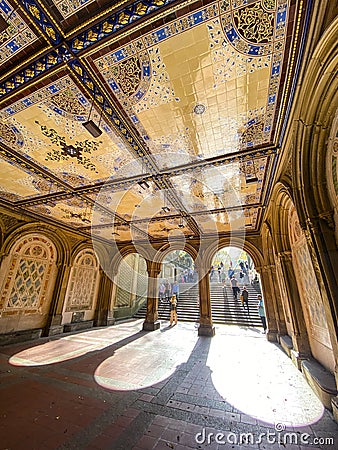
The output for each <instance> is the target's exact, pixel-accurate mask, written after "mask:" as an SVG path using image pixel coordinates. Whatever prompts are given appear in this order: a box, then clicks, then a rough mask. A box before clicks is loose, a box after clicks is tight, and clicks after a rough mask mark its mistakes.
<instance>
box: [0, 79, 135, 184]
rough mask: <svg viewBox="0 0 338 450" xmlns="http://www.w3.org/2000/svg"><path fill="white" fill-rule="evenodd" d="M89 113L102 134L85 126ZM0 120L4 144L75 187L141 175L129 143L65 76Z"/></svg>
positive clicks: (1, 114)
mask: <svg viewBox="0 0 338 450" xmlns="http://www.w3.org/2000/svg"><path fill="white" fill-rule="evenodd" d="M89 116H90V118H91V119H92V120H93V121H95V122H96V123H97V124H99V123H100V128H101V129H102V130H103V133H102V135H101V136H99V137H98V138H93V137H92V136H91V135H90V134H89V132H88V131H87V130H86V129H85V128H84V127H83V126H82V123H83V122H85V121H86V120H87V119H88V118H89ZM0 118H1V120H2V122H1V125H0V142H2V143H3V144H5V145H6V146H7V147H8V148H11V149H13V150H15V151H16V152H18V153H19V154H20V155H25V157H26V158H27V159H29V161H31V162H34V163H36V164H38V165H39V166H40V167H41V168H42V169H44V170H45V171H48V172H50V173H52V174H53V175H54V176H56V177H58V179H60V180H61V181H63V182H64V183H67V184H69V185H70V186H72V187H79V186H84V185H90V184H92V183H97V182H103V181H106V179H107V178H108V177H112V174H115V177H116V178H118V177H128V176H132V175H137V174H140V173H141V172H140V171H141V165H140V164H137V163H133V164H130V163H131V162H132V161H133V157H132V155H131V153H130V152H129V149H128V148H127V145H126V144H125V143H123V141H122V139H121V138H120V137H119V136H118V135H117V134H116V133H115V131H114V130H113V129H112V128H111V127H110V126H109V125H108V124H107V123H106V122H105V120H104V119H101V118H100V113H99V112H98V111H96V109H95V108H92V107H91V103H90V101H88V100H87V99H86V98H85V97H84V96H83V94H82V93H81V92H80V91H79V89H78V88H77V87H76V86H75V84H74V82H73V81H72V80H71V79H70V78H69V77H67V76H66V77H64V78H62V79H60V80H58V81H57V82H55V83H52V84H49V85H48V86H45V87H44V88H43V89H40V90H38V91H36V92H34V93H33V94H31V95H29V96H26V97H25V98H23V99H22V100H20V101H17V102H16V103H15V104H13V105H11V106H10V107H9V108H5V109H3V110H1V111H0ZM124 167H128V169H125V170H124V169H123V168H124ZM119 171H120V173H119Z"/></svg>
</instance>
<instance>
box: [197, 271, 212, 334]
mask: <svg viewBox="0 0 338 450" xmlns="http://www.w3.org/2000/svg"><path fill="white" fill-rule="evenodd" d="M200 273H201V272H200ZM202 273H203V274H205V275H204V276H203V277H202V278H200V280H199V283H198V284H199V298H200V301H199V304H200V325H199V327H198V335H199V336H214V335H215V327H214V326H213V324H212V317H211V302H210V270H206V269H205V268H204V270H203V272H202Z"/></svg>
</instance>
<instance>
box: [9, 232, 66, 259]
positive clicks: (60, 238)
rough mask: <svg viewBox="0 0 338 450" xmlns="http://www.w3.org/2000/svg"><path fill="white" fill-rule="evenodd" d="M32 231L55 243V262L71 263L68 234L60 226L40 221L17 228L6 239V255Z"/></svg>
mask: <svg viewBox="0 0 338 450" xmlns="http://www.w3.org/2000/svg"><path fill="white" fill-rule="evenodd" d="M31 233H38V234H41V235H42V236H45V237H46V238H48V239H49V240H50V241H51V242H52V243H53V244H54V246H55V249H56V256H57V259H56V261H55V264H57V265H61V264H69V263H70V246H69V243H68V242H67V238H66V235H65V234H64V233H63V232H62V230H60V229H58V228H55V227H53V226H49V225H44V224H40V223H29V224H25V225H22V226H20V227H18V228H16V229H15V230H14V231H13V232H12V233H11V234H10V235H9V236H7V238H6V240H5V241H4V243H3V247H2V253H3V254H5V255H6V254H8V253H9V252H10V251H11V249H12V248H13V246H15V244H16V242H18V241H19V240H20V239H21V238H22V237H24V236H26V235H28V234H31Z"/></svg>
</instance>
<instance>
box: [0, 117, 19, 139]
mask: <svg viewBox="0 0 338 450" xmlns="http://www.w3.org/2000/svg"><path fill="white" fill-rule="evenodd" d="M0 138H2V139H3V140H4V141H5V142H6V143H7V144H12V145H14V144H15V143H16V141H17V137H16V134H15V132H14V131H13V130H12V128H11V127H9V126H8V125H7V124H5V123H1V122H0Z"/></svg>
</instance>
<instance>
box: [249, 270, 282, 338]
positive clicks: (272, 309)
mask: <svg viewBox="0 0 338 450" xmlns="http://www.w3.org/2000/svg"><path fill="white" fill-rule="evenodd" d="M255 269H256V270H257V271H258V272H259V273H260V276H261V280H262V287H263V293H264V304H265V309H266V319H267V325H268V332H267V339H268V340H269V341H273V342H275V341H279V338H280V336H284V335H285V334H287V330H286V324H285V317H284V311H283V308H282V305H281V299H280V293H279V290H278V284H277V271H276V266H275V265H274V264H269V265H264V266H263V267H262V268H258V267H255Z"/></svg>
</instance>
